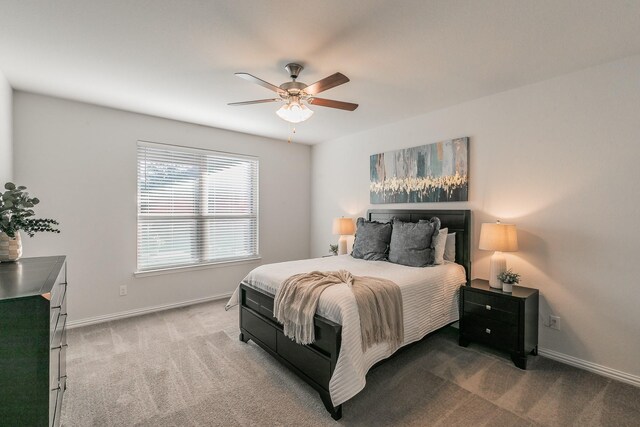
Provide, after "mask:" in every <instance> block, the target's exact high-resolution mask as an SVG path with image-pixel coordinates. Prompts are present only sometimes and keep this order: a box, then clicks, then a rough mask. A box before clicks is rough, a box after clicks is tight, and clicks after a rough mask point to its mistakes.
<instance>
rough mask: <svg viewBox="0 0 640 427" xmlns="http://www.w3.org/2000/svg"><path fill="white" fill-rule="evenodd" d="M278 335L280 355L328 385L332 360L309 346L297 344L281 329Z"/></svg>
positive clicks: (319, 382) (325, 385)
mask: <svg viewBox="0 0 640 427" xmlns="http://www.w3.org/2000/svg"><path fill="white" fill-rule="evenodd" d="M276 336H277V345H278V354H279V355H280V356H282V357H283V358H285V359H286V360H287V361H288V362H289V363H291V364H292V365H293V366H295V367H296V368H298V369H299V370H301V371H302V372H304V373H305V374H306V375H307V376H308V377H309V378H310V379H312V380H313V381H315V382H316V383H318V384H320V385H322V386H323V387H328V385H329V379H330V378H331V361H330V360H329V359H328V358H327V357H325V356H323V355H322V354H321V353H319V352H318V351H316V350H314V349H312V348H310V347H308V346H301V345H298V344H296V343H295V342H293V341H292V340H290V339H289V338H287V337H286V336H284V334H283V333H282V332H280V331H278V332H277V333H276Z"/></svg>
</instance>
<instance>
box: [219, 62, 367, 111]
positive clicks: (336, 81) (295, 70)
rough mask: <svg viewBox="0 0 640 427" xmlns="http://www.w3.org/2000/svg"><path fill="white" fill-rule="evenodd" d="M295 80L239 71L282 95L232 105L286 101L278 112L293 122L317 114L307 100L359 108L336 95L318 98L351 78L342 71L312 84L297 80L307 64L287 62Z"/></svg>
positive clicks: (312, 102) (350, 109)
mask: <svg viewBox="0 0 640 427" xmlns="http://www.w3.org/2000/svg"><path fill="white" fill-rule="evenodd" d="M284 68H285V69H286V70H287V72H288V73H289V75H290V76H291V79H292V80H293V81H290V82H285V83H282V84H281V85H280V86H276V85H272V84H271V83H268V82H265V81H264V80H262V79H259V78H257V77H255V76H252V75H251V74H248V73H236V76H238V77H240V78H242V79H245V80H247V81H250V82H253V83H256V84H259V85H260V86H262V87H265V88H267V89H269V90H272V91H274V92H275V93H277V94H278V98H268V99H258V100H255V101H245V102H232V103H230V104H229V105H233V106H238V105H250V104H263V103H265V102H284V103H285V104H284V105H283V106H282V107H280V109H279V110H278V111H276V114H277V115H278V116H279V117H280V118H281V119H283V120H286V121H288V122H290V123H300V122H303V121H305V120H307V119H308V118H309V117H311V116H312V115H313V111H312V110H311V109H309V107H307V106H306V105H305V104H304V103H305V102H306V103H308V104H311V105H318V106H321V107H329V108H338V109H340V110H347V111H353V110H355V109H356V108H358V104H352V103H351V102H342V101H334V100H332V99H325V98H318V97H316V95H317V94H319V93H320V92H324V91H325V90H328V89H331V88H334V87H336V86H339V85H341V84H344V83H347V82H348V81H349V78H348V77H347V76H345V75H344V74H342V73H335V74H332V75H330V76H329V77H325V78H324V79H322V80H319V81H317V82H315V83H314V84H312V85H308V86H307V85H306V84H304V83H301V82H297V81H296V79H297V78H298V75H300V72H301V71H302V70H303V69H304V67H303V66H302V65H300V64H295V63H291V64H287V65H286V66H285V67H284Z"/></svg>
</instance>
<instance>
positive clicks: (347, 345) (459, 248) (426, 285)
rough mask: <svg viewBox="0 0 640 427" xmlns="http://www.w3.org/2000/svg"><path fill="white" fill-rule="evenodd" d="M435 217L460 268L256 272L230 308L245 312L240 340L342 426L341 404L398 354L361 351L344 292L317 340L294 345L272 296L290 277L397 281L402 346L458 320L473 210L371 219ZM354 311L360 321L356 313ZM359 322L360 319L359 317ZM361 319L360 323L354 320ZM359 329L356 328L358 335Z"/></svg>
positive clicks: (318, 326)
mask: <svg viewBox="0 0 640 427" xmlns="http://www.w3.org/2000/svg"><path fill="white" fill-rule="evenodd" d="M433 216H437V217H439V218H440V221H441V228H445V227H446V228H448V229H449V232H450V233H453V232H455V233H456V262H455V263H452V262H447V263H445V264H444V265H441V266H436V267H423V268H417V267H405V266H400V265H397V264H392V263H389V262H386V261H364V260H357V259H354V258H352V257H351V256H350V255H342V256H336V257H324V258H318V259H311V260H300V261H291V262H285V263H278V264H268V265H263V266H260V267H258V268H256V269H254V270H253V271H252V272H251V273H250V274H249V275H248V276H247V277H246V278H245V279H244V280H243V282H242V283H241V284H240V286H239V287H238V289H237V290H236V293H234V296H233V297H232V298H231V300H230V304H233V303H235V302H237V303H238V304H239V305H240V310H239V312H240V314H239V316H240V340H241V341H243V342H248V341H249V340H252V341H254V342H255V343H256V344H257V345H258V346H260V347H261V348H263V349H264V350H265V351H267V352H268V353H269V354H271V355H272V356H273V357H275V358H276V359H277V360H279V361H280V362H282V363H283V364H284V365H285V366H287V367H288V368H289V369H290V370H291V371H293V372H294V373H296V374H297V375H298V376H299V377H300V378H302V379H303V380H304V381H305V382H307V383H308V384H309V385H311V386H312V387H313V388H314V389H315V390H317V391H318V393H319V394H320V398H321V399H322V402H323V404H324V406H325V408H326V409H327V411H329V413H330V414H331V417H332V418H333V419H335V420H338V419H340V418H341V417H342V404H343V403H344V402H345V401H347V400H348V399H350V398H351V397H353V396H354V395H355V394H357V393H358V392H359V391H360V390H362V388H364V385H365V383H366V378H365V377H366V373H367V372H368V371H369V369H370V368H371V367H372V366H374V365H377V364H379V363H381V362H382V361H384V360H386V359H387V358H388V357H390V356H392V354H393V353H394V351H393V350H391V349H390V348H389V347H388V346H385V345H384V344H378V345H376V346H374V347H371V348H369V349H367V350H366V351H362V349H361V347H360V345H359V343H360V341H359V339H360V335H359V334H360V329H359V322H358V320H357V319H358V317H357V306H355V304H352V303H351V302H350V301H349V298H350V296H349V292H350V291H349V289H348V288H347V287H346V285H344V286H342V285H337V286H334V287H331V288H328V289H327V290H326V291H325V292H324V293H323V294H322V296H321V298H320V302H319V305H318V310H317V312H316V315H315V317H314V325H315V336H316V340H315V342H314V343H313V344H310V345H300V344H296V343H295V342H294V341H292V340H290V339H289V338H287V337H286V336H285V335H284V334H283V332H282V326H281V325H280V324H278V322H277V321H276V319H275V317H274V314H273V301H274V295H275V293H276V291H277V289H278V286H279V284H280V283H281V282H282V280H284V279H285V278H287V277H288V276H290V275H292V274H295V273H301V272H307V271H312V270H320V271H335V270H339V269H345V270H348V271H350V272H351V273H353V274H354V275H369V276H375V277H383V278H388V279H390V280H393V281H394V282H396V283H397V284H398V286H399V287H400V290H401V293H402V300H403V306H404V325H405V340H404V343H403V346H406V345H409V344H411V343H414V342H416V341H419V340H421V339H423V338H424V337H425V336H427V335H428V334H430V333H432V332H434V331H436V330H438V329H440V328H442V327H446V326H448V325H450V324H451V323H453V322H455V321H457V320H458V292H459V287H460V285H461V284H469V283H470V272H471V261H470V238H471V233H470V231H471V230H470V224H471V211H469V210H370V211H369V212H367V219H369V220H372V221H380V222H387V221H390V220H391V219H392V218H394V217H395V218H398V219H401V220H403V221H411V222H417V221H418V220H421V219H429V218H431V217H433ZM354 307H356V308H355V313H354ZM354 316H355V317H354ZM354 319H355V320H354ZM354 324H358V326H357V327H354V326H353V325H354Z"/></svg>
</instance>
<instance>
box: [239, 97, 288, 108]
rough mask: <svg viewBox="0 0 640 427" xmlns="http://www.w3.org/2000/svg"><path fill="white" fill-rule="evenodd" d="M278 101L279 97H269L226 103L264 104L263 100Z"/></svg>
mask: <svg viewBox="0 0 640 427" xmlns="http://www.w3.org/2000/svg"><path fill="white" fill-rule="evenodd" d="M276 101H280V98H269V99H256V100H255V101H243V102H230V103H228V104H227V105H233V106H234V107H235V106H238V105H251V104H264V103H265V102H276Z"/></svg>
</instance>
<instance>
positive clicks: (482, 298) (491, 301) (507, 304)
mask: <svg viewBox="0 0 640 427" xmlns="http://www.w3.org/2000/svg"><path fill="white" fill-rule="evenodd" d="M464 302H465V305H466V304H467V302H469V303H474V304H477V305H481V306H487V305H488V306H490V307H491V309H492V310H500V311H502V312H507V313H513V314H517V313H518V301H515V300H512V299H510V298H504V297H503V296H497V295H489V294H485V293H484V292H478V291H474V290H465V292H464ZM487 311H489V310H487Z"/></svg>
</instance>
